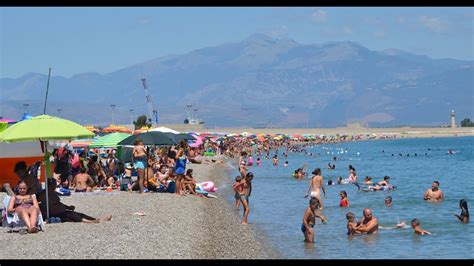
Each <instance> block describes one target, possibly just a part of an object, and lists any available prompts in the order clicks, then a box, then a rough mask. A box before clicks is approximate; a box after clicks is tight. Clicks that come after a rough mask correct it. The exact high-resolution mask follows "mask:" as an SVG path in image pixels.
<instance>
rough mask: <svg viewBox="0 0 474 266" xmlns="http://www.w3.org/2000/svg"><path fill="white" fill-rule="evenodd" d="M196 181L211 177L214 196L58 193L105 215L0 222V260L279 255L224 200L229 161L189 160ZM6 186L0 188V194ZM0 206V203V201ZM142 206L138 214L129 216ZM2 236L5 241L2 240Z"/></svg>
mask: <svg viewBox="0 0 474 266" xmlns="http://www.w3.org/2000/svg"><path fill="white" fill-rule="evenodd" d="M188 166H189V168H192V169H194V176H195V178H196V180H197V181H198V182H202V181H209V180H211V181H213V182H215V184H216V186H217V187H218V188H219V191H217V193H214V195H216V196H217V199H214V198H199V197H195V196H192V195H188V196H185V197H180V196H177V195H175V194H170V193H145V194H142V195H139V194H137V193H129V192H115V191H114V192H113V193H111V194H109V193H106V192H98V193H91V194H88V195H77V194H75V195H72V196H69V197H62V201H63V202H64V203H65V204H67V205H74V206H76V211H78V212H82V213H85V214H87V215H90V216H93V217H99V216H102V215H105V214H112V216H113V219H112V221H110V222H104V223H100V224H85V223H70V222H68V223H60V224H48V225H46V230H45V231H44V232H39V233H38V234H26V235H20V234H18V233H7V230H6V229H2V230H1V233H0V236H1V237H0V239H2V240H3V243H5V245H4V246H3V248H2V249H1V250H0V258H3V259H19V258H21V259H38V258H39V259H65V258H67V259H221V258H222V259H258V258H260V259H267V258H278V257H279V255H278V254H277V253H276V252H275V251H273V250H271V249H270V247H269V246H268V245H267V244H265V239H264V237H263V236H262V235H261V234H260V233H259V232H258V230H256V228H255V227H254V225H253V224H249V225H247V226H244V225H241V223H240V218H239V216H238V213H237V211H236V210H234V208H233V207H232V206H230V205H229V203H228V202H227V200H226V199H227V198H228V196H229V194H228V193H229V191H230V186H231V184H230V182H231V180H230V179H229V178H228V176H227V173H228V170H229V168H228V166H227V165H221V164H212V165H196V164H189V165H188ZM4 196H5V193H0V199H3V197H4ZM2 207H3V206H2ZM136 212H143V213H145V214H146V215H145V216H139V215H133V213H136ZM7 243H8V244H7Z"/></svg>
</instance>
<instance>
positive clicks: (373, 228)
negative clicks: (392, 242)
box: [356, 208, 379, 235]
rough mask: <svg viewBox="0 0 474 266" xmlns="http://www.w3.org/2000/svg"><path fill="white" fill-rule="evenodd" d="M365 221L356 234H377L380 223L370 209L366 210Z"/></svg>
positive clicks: (364, 212) (364, 213)
mask: <svg viewBox="0 0 474 266" xmlns="http://www.w3.org/2000/svg"><path fill="white" fill-rule="evenodd" d="M363 215H364V219H363V220H362V222H361V223H360V225H359V226H358V227H357V230H356V232H357V233H361V234H364V233H365V234H368V235H372V234H377V231H378V228H379V221H378V219H377V218H375V217H373V216H372V211H371V210H370V209H369V208H365V209H364V211H363Z"/></svg>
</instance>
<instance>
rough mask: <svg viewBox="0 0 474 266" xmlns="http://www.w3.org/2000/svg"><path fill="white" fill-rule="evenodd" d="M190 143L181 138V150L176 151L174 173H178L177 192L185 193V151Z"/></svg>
mask: <svg viewBox="0 0 474 266" xmlns="http://www.w3.org/2000/svg"><path fill="white" fill-rule="evenodd" d="M187 146H188V143H187V142H186V141H185V140H181V142H180V143H179V150H178V152H177V153H176V157H175V160H176V164H175V165H174V174H175V175H176V194H178V195H184V191H185V189H186V188H185V185H184V174H185V173H186V155H185V151H186V148H187Z"/></svg>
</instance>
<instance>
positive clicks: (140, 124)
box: [133, 115, 151, 129]
mask: <svg viewBox="0 0 474 266" xmlns="http://www.w3.org/2000/svg"><path fill="white" fill-rule="evenodd" d="M133 124H134V125H135V129H140V128H142V127H144V126H147V127H151V123H147V118H146V115H141V116H139V117H137V120H136V121H133Z"/></svg>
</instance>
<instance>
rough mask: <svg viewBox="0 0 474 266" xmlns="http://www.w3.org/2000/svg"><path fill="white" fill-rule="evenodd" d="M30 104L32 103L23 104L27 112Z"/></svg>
mask: <svg viewBox="0 0 474 266" xmlns="http://www.w3.org/2000/svg"><path fill="white" fill-rule="evenodd" d="M28 106H30V105H29V104H27V103H24V104H23V107H24V108H25V114H27V113H28Z"/></svg>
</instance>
